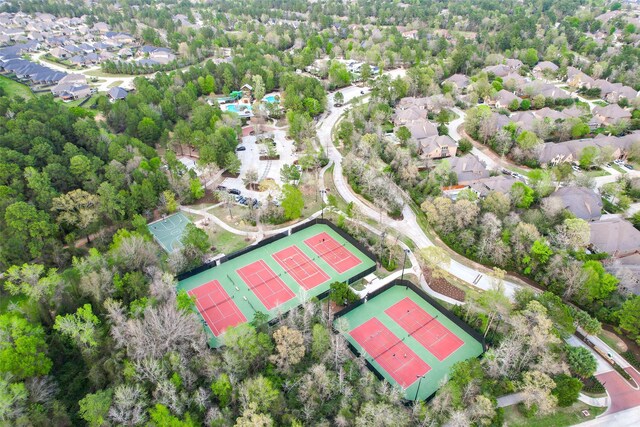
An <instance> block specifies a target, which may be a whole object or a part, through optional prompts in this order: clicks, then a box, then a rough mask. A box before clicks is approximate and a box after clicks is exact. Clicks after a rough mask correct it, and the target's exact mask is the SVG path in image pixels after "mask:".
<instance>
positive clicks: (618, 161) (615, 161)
mask: <svg viewBox="0 0 640 427" xmlns="http://www.w3.org/2000/svg"><path fill="white" fill-rule="evenodd" d="M613 163H615V164H616V165H621V164H622V163H624V162H623V161H622V160H620V159H616V160H614V161H613Z"/></svg>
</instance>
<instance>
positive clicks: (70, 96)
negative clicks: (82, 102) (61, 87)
mask: <svg viewBox="0 0 640 427" xmlns="http://www.w3.org/2000/svg"><path fill="white" fill-rule="evenodd" d="M91 93H92V92H91V87H89V85H83V84H73V85H71V86H70V87H69V88H67V89H66V90H65V91H63V92H62V93H60V98H62V99H64V100H65V101H71V100H74V99H81V98H86V97H88V96H90V95H91Z"/></svg>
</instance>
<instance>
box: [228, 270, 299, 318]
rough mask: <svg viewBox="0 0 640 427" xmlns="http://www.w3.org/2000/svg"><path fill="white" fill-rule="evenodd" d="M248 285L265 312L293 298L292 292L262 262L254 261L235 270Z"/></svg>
mask: <svg viewBox="0 0 640 427" xmlns="http://www.w3.org/2000/svg"><path fill="white" fill-rule="evenodd" d="M236 271H237V273H238V275H239V276H240V277H241V278H242V280H244V282H245V283H246V284H248V285H249V289H251V290H252V291H253V292H254V293H255V294H256V295H257V296H258V298H259V299H260V302H262V304H264V306H265V307H266V308H267V310H272V309H273V308H274V307H277V306H279V305H280V304H282V303H285V302H287V301H289V300H290V299H291V298H293V297H294V296H295V294H294V293H293V291H292V290H291V289H289V288H288V287H287V285H286V284H285V283H284V282H283V281H282V279H280V278H279V277H278V276H277V275H276V273H274V272H273V270H271V269H270V268H269V266H268V265H267V264H265V262H264V261H263V260H259V261H256V262H254V263H252V264H249V265H247V266H246V267H242V268H240V269H238V270H236Z"/></svg>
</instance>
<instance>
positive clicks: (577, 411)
mask: <svg viewBox="0 0 640 427" xmlns="http://www.w3.org/2000/svg"><path fill="white" fill-rule="evenodd" d="M585 409H586V410H587V411H589V416H588V417H585V416H584V415H582V411H583V410H585ZM605 409H606V408H596V407H593V406H589V405H587V404H585V403H582V402H577V403H575V404H573V405H572V406H569V407H568V408H557V411H556V412H555V413H553V414H551V415H546V416H539V415H536V416H535V417H532V418H526V417H524V416H523V415H522V414H521V413H520V411H519V410H518V406H517V405H514V406H507V407H506V408H504V421H505V423H504V425H505V426H507V427H565V426H572V425H575V424H579V423H581V422H584V421H588V420H592V419H594V418H595V417H596V416H598V415H600V414H602V413H603V412H604V410H605Z"/></svg>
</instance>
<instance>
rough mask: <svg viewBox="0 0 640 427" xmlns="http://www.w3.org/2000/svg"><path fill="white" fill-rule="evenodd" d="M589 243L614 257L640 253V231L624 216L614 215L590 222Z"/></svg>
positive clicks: (593, 247)
mask: <svg viewBox="0 0 640 427" xmlns="http://www.w3.org/2000/svg"><path fill="white" fill-rule="evenodd" d="M589 228H590V230H591V236H590V238H589V244H590V245H591V248H592V249H593V250H594V251H596V252H606V253H608V254H609V255H611V256H612V257H614V258H625V257H628V256H632V255H637V254H640V231H638V230H637V229H636V228H635V227H634V226H633V224H631V223H630V222H629V221H627V220H626V219H623V218H619V217H613V218H607V219H601V220H600V221H594V222H591V223H589Z"/></svg>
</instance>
